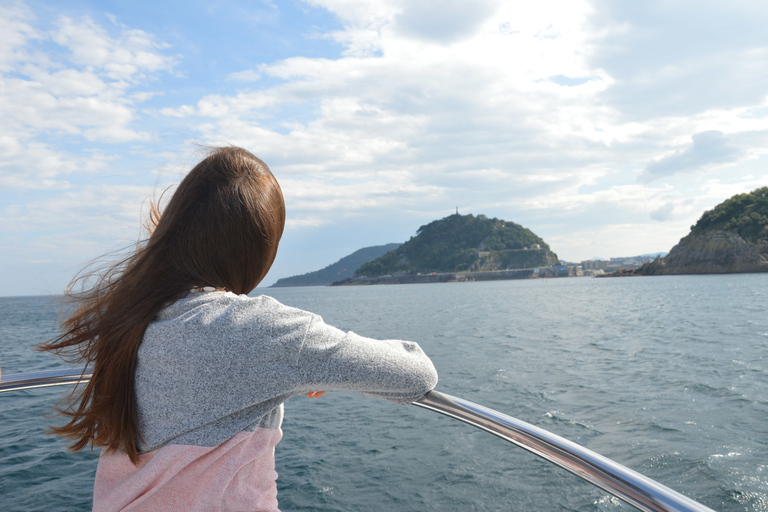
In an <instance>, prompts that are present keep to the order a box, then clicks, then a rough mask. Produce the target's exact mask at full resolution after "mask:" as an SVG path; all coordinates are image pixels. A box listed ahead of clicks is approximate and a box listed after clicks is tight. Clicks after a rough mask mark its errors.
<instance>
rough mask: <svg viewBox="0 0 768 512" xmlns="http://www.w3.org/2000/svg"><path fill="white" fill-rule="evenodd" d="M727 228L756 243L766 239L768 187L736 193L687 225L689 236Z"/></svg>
mask: <svg viewBox="0 0 768 512" xmlns="http://www.w3.org/2000/svg"><path fill="white" fill-rule="evenodd" d="M713 230H718V231H730V232H731V233H735V234H737V235H739V236H740V237H741V238H743V239H744V240H745V241H747V242H750V243H753V244H756V243H758V241H760V240H768V187H762V188H758V189H756V190H753V191H752V192H749V193H747V194H737V195H735V196H733V197H731V198H730V199H727V200H725V201H723V202H722V203H720V204H719V205H717V206H715V207H714V208H713V209H711V210H707V211H706V212H704V214H703V215H702V216H701V218H700V219H699V221H698V222H697V223H696V224H695V225H693V226H691V234H692V235H701V234H703V233H704V232H706V231H713Z"/></svg>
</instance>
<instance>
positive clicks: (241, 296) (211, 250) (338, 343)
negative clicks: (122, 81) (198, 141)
mask: <svg viewBox="0 0 768 512" xmlns="http://www.w3.org/2000/svg"><path fill="white" fill-rule="evenodd" d="M150 219H151V220H152V224H153V226H154V227H153V229H151V235H150V236H149V239H148V240H146V242H145V243H144V244H142V245H141V246H140V247H139V248H138V249H137V250H136V252H135V254H133V255H132V256H130V257H129V258H128V259H126V260H125V261H124V262H122V263H121V264H119V265H117V266H115V267H113V268H112V269H111V270H110V271H108V272H106V273H105V274H104V275H102V276H100V277H99V280H98V282H97V284H96V285H95V286H93V287H91V288H90V289H88V290H87V291H85V292H83V293H81V294H70V298H71V299H72V300H73V301H74V303H75V305H76V309H75V311H74V313H73V314H72V316H70V317H69V318H67V319H66V320H65V321H64V322H63V323H62V327H63V331H64V333H63V334H62V335H61V336H59V337H58V338H56V339H54V340H52V341H50V342H48V343H46V344H45V345H43V346H42V349H43V350H49V351H52V352H56V353H58V354H59V355H61V356H62V357H64V358H65V359H67V360H70V361H78V362H80V363H83V362H84V363H86V364H88V365H90V366H92V367H93V377H92V379H91V380H90V382H89V383H88V384H86V385H84V386H83V387H82V389H80V390H77V391H76V393H77V394H76V395H75V396H74V397H73V401H72V403H71V405H70V406H69V407H68V408H66V409H65V410H63V411H62V412H63V414H65V415H66V416H68V417H69V418H70V421H69V422H68V423H67V424H65V425H64V426H61V427H54V428H52V431H53V432H55V433H57V434H59V435H62V436H64V437H65V438H67V439H69V440H71V441H72V448H73V449H74V450H79V449H82V448H85V447H86V446H88V445H93V446H98V447H101V448H102V454H101V458H100V459H99V466H98V470H97V472H96V481H95V485H94V510H99V511H101V510H152V511H163V510H200V511H203V510H204V511H212V510H222V511H224V510H258V511H275V510H277V497H276V495H277V487H276V483H275V480H276V478H277V473H276V472H275V469H274V447H275V445H276V444H277V443H278V441H279V440H280V438H281V435H282V432H281V430H280V425H281V422H282V415H283V402H284V401H285V400H287V399H288V398H290V397H292V396H296V395H300V394H304V393H307V394H308V396H311V397H319V396H322V394H323V393H324V391H317V390H320V389H322V390H351V391H358V392H360V393H362V394H365V395H368V396H372V397H377V398H383V399H385V400H389V401H392V402H395V403H400V404H407V403H410V402H413V401H415V400H418V399H419V398H421V397H422V396H423V395H424V394H425V393H426V392H428V391H429V390H431V389H432V388H433V387H434V385H435V384H436V382H437V374H436V372H435V369H434V367H433V366H432V363H431V362H430V360H429V359H428V358H427V356H426V355H425V354H424V353H423V352H422V350H421V349H420V348H419V347H418V345H416V344H415V343H411V342H404V341H396V340H389V341H377V340H372V339H368V338H363V337H361V336H358V335H356V334H354V333H352V332H349V333H344V332H342V331H339V330H338V329H335V328H333V327H331V326H328V325H326V324H324V323H323V321H322V319H321V318H320V317H318V316H317V315H313V314H311V313H308V312H305V311H301V310H298V309H294V308H290V307H287V306H284V305H282V304H280V303H279V302H277V301H275V300H274V299H271V298H269V297H266V296H260V297H256V298H249V297H247V296H246V294H248V293H249V292H250V291H252V290H253V289H254V288H255V287H256V285H257V284H258V283H259V282H260V281H261V280H262V279H263V278H264V276H265V275H266V274H267V271H268V270H269V268H270V266H271V265H272V262H273V260H274V258H275V254H276V253H277V246H278V243H279V241H280V237H281V236H282V232H283V226H284V224H285V204H284V202H283V197H282V192H281V191H280V187H279V185H278V183H277V181H276V180H275V178H274V176H273V175H272V173H271V172H270V171H269V168H268V167H267V166H266V164H264V162H262V161H261V160H259V159H258V158H256V157H255V156H253V155H252V154H251V153H249V152H247V151H245V150H243V149H240V148H235V147H227V148H221V149H217V150H214V151H213V152H212V153H211V154H210V155H209V156H208V157H207V158H205V159H204V160H203V161H202V162H200V163H199V164H198V165H197V166H195V168H194V169H192V171H190V173H189V174H188V175H187V176H186V177H185V178H184V180H182V182H181V184H180V185H179V187H178V189H177V190H176V192H175V193H174V194H173V197H172V198H171V200H170V201H169V203H168V206H167V207H166V208H165V211H164V212H163V214H162V215H159V214H158V212H157V210H155V209H154V208H153V209H152V215H151V216H150Z"/></svg>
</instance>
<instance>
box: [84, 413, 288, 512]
mask: <svg viewBox="0 0 768 512" xmlns="http://www.w3.org/2000/svg"><path fill="white" fill-rule="evenodd" d="M282 436H283V432H282V430H280V429H267V428H257V429H256V431H255V432H240V433H239V434H236V435H235V436H233V437H231V438H230V439H228V440H227V441H225V442H223V443H221V444H220V445H218V446H214V447H208V446H190V445H179V444H169V445H166V446H163V447H162V448H160V449H159V450H156V451H153V452H149V453H145V454H143V455H142V456H141V462H140V464H139V465H138V466H134V465H133V464H132V463H131V461H130V460H129V459H128V456H127V455H125V454H124V453H122V452H106V451H102V453H101V458H100V459H99V467H98V469H97V471H96V481H95V483H94V489H93V510H94V512H103V511H117V510H125V511H153V512H165V511H173V512H176V511H181V510H183V511H189V512H197V511H199V512H204V511H205V512H213V511H221V512H229V511H249V512H279V510H278V508H277V484H276V480H277V472H276V471H275V445H277V443H278V442H279V441H280V439H281V438H282Z"/></svg>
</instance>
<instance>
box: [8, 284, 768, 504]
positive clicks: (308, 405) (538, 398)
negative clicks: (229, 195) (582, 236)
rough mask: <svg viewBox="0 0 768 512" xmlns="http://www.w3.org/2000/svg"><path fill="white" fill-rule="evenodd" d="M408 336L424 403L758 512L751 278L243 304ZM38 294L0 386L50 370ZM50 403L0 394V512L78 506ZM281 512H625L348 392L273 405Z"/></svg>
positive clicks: (53, 397) (50, 315)
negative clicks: (428, 376) (465, 403)
mask: <svg viewBox="0 0 768 512" xmlns="http://www.w3.org/2000/svg"><path fill="white" fill-rule="evenodd" d="M257 293H265V294H268V295H271V296H273V297H275V298H276V299H278V300H280V301H281V302H283V303H285V304H288V305H292V306H296V307H299V308H303V309H307V310H310V311H313V312H316V313H319V314H320V315H322V316H323V318H324V319H325V321H326V322H327V323H330V324H332V325H336V326H337V327H340V328H342V329H345V330H353V331H355V332H357V333H359V334H362V335H366V336H371V337H377V338H397V339H407V340H415V341H418V342H419V344H420V345H421V346H422V347H423V349H424V350H425V351H426V352H427V354H429V355H430V357H431V358H432V360H433V361H434V363H435V366H436V367H437V369H438V373H439V375H440V382H439V383H438V387H437V389H438V390H440V391H443V392H446V393H449V394H452V395H456V396H460V397H463V398H466V399H469V400H472V401H474V402H478V403H481V404H483V405H486V406H488V407H492V408H494V409H497V410H499V411H501V412H503V413H506V414H509V415H511V416H514V417H517V418H519V419H522V420H524V421H527V422H529V423H533V424H535V425H538V426H541V427H543V428H545V429H547V430H550V431H552V432H554V433H556V434H559V435H560V436H563V437H565V438H567V439H570V440H573V441H575V442H578V443H580V444H582V445H585V446H587V447H588V448H590V449H592V450H595V451H597V452H599V453H601V454H603V455H605V456H607V457H610V458H612V459H614V460H616V461H617V462H620V463H622V464H624V465H626V466H628V467H630V468H632V469H634V470H636V471H639V472H641V473H643V474H645V475H647V476H649V477H651V478H653V479H655V480H657V481H659V482H661V483H663V484H665V485H667V486H668V487H671V488H673V489H675V490H677V491H680V492H682V493H684V494H686V495H687V496H689V497H691V498H693V499H695V500H698V501H700V502H702V503H704V504H705V505H707V506H709V507H711V508H713V509H715V510H722V511H745V510H746V511H768V426H767V423H768V359H767V358H766V346H768V315H767V314H766V313H767V312H768V274H743V275H718V276H663V277H638V278H624V279H593V278H568V279H534V280H521V281H497V282H478V283H446V284H433V285H392V286H368V287H334V288H328V287H314V288H277V289H258V290H257ZM57 320H58V309H57V306H56V304H55V303H52V302H51V299H50V298H48V297H24V298H13V297H7V298H0V367H2V371H3V374H6V373H15V372H22V371H31V370H41V369H49V368H57V367H61V366H62V363H60V362H58V361H57V360H56V359H55V358H54V357H52V356H50V355H49V354H42V353H38V352H34V351H33V347H34V345H35V344H37V343H39V342H40V341H43V340H45V339H48V338H50V337H52V336H54V335H55V334H56V332H57ZM64 391H65V389H64V388H61V387H59V388H47V389H38V390H27V391H18V392H13V393H3V394H0V496H2V503H1V504H0V509H2V510H4V511H17V510H18V511H22V510H46V511H69V510H89V508H90V503H91V490H92V485H93V477H94V473H95V469H96V463H97V455H98V454H97V453H91V452H88V451H85V452H80V453H75V454H72V453H69V452H68V451H67V450H66V446H65V443H64V442H62V441H61V440H59V439H57V438H55V437H51V436H48V435H46V434H44V430H45V427H46V425H47V424H50V423H51V422H54V423H55V422H56V421H61V420H60V419H59V420H57V419H56V418H50V417H46V415H48V414H49V413H50V411H51V409H52V408H53V407H54V406H55V404H56V403H57V401H58V400H59V399H60V398H61V397H62V395H63V393H64ZM283 430H284V438H283V441H282V442H281V443H280V444H279V445H278V447H277V471H278V473H279V475H280V476H279V479H278V490H279V494H278V499H279V501H280V505H281V508H282V509H283V510H285V511H293V510H306V511H309V510H317V511H350V510H361V511H362V510H365V511H425V510H435V511H491V510H518V511H527V510H573V511H588V510H606V511H611V510H633V509H632V508H631V507H630V506H628V505H625V504H621V503H620V502H619V501H617V500H615V499H612V498H610V497H609V496H608V495H607V494H606V493H605V492H604V491H601V490H599V489H596V488H594V487H592V486H591V485H590V484H587V483H585V482H583V481H581V480H579V479H578V478H577V477H575V476H573V475H571V474H569V473H567V472H565V471H563V470H561V469H559V468H557V467H555V466H552V465H551V464H549V463H547V462H544V461H542V460H540V459H538V458H537V457H535V456H533V455H531V454H529V453H527V452H524V451H522V450H521V449H519V448H516V447H514V446H513V445H510V444H508V443H506V442H504V441H502V440H501V439H498V438H496V437H494V436H491V435H489V434H487V433H485V432H482V431H480V430H477V429H474V428H473V427H470V426H468V425H464V424H462V423H459V422H456V421H455V420H451V419H449V418H446V417H444V416H441V415H439V414H436V413H434V412H430V411H427V410H424V409H420V408H417V407H413V406H396V405H393V404H390V403H387V402H384V401H380V400H373V399H368V398H364V397H361V396H358V395H355V394H353V393H328V394H327V395H325V396H324V397H323V398H321V399H319V400H310V399H307V398H305V397H296V398H293V399H291V400H289V401H288V402H287V403H286V418H285V421H284V423H283Z"/></svg>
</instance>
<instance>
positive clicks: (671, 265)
mask: <svg viewBox="0 0 768 512" xmlns="http://www.w3.org/2000/svg"><path fill="white" fill-rule="evenodd" d="M747 272H768V187H762V188H759V189H757V190H753V191H752V192H750V193H748V194H737V195H735V196H733V197H731V198H730V199H727V200H726V201H724V202H722V203H720V204H719V205H717V206H716V207H715V208H713V209H712V210H708V211H706V212H704V214H703V215H702V216H701V218H700V219H699V221H698V222H697V223H696V224H695V225H693V226H691V232H690V233H689V234H688V235H687V236H685V237H683V238H682V239H681V240H680V242H678V244H677V245H675V246H674V247H673V248H672V250H671V251H669V254H668V255H667V256H666V257H665V258H656V260H654V261H652V262H650V263H646V264H645V265H643V266H642V267H640V268H638V269H637V270H636V271H635V272H634V274H635V275H671V274H730V273H747Z"/></svg>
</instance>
